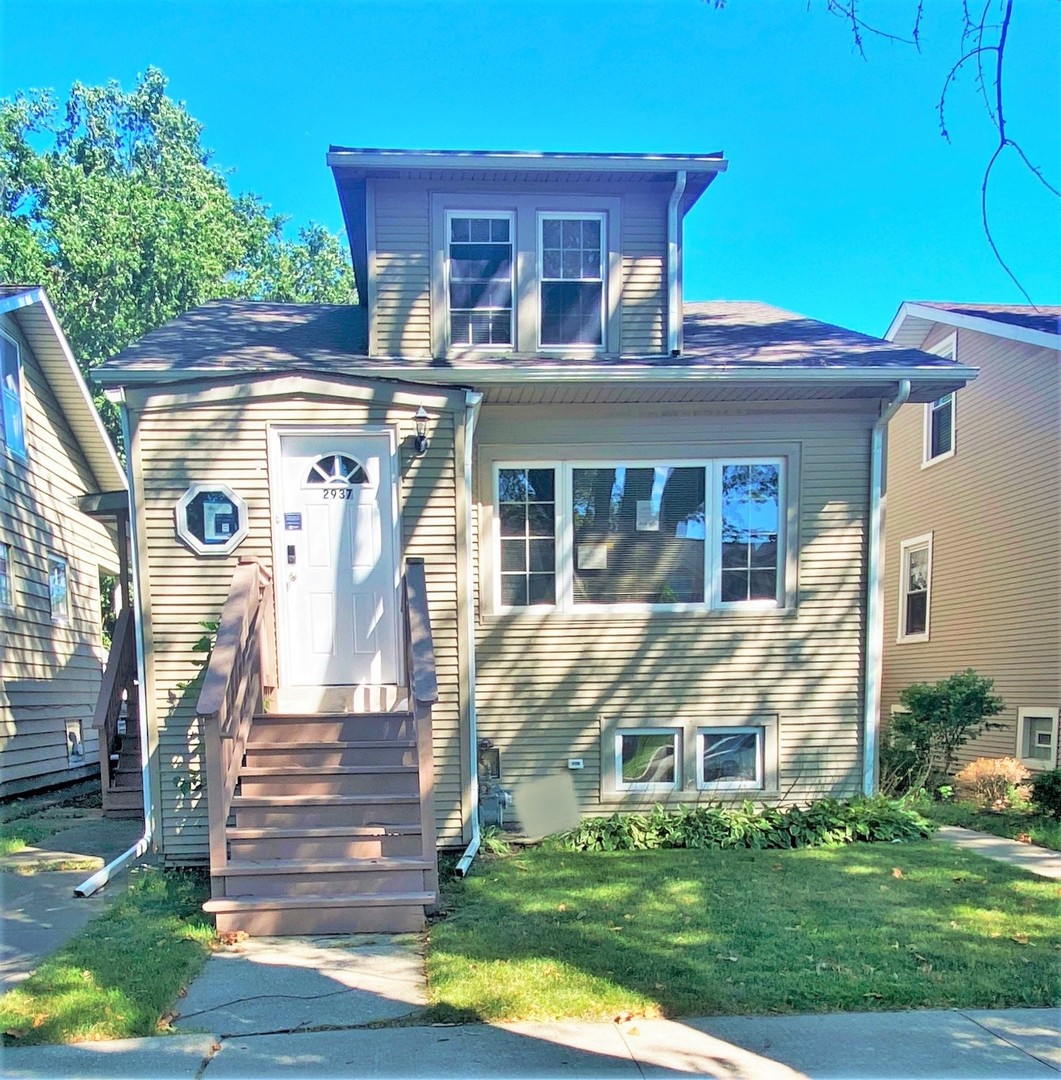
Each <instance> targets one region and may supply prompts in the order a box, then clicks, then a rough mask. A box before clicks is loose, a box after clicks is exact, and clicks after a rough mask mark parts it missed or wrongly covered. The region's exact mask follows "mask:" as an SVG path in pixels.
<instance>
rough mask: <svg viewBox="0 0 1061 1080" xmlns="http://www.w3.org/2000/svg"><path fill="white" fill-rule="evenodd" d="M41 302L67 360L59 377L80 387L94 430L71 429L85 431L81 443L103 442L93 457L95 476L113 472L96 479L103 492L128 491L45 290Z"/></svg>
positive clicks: (100, 418) (90, 427) (111, 444)
mask: <svg viewBox="0 0 1061 1080" xmlns="http://www.w3.org/2000/svg"><path fill="white" fill-rule="evenodd" d="M37 302H38V303H39V304H40V305H41V307H42V308H43V309H44V313H45V315H46V316H47V317H48V323H49V325H50V326H51V328H52V333H53V334H55V340H56V341H57V342H58V343H59V348H60V349H61V350H62V353H63V358H64V359H65V360H66V367H65V369H63V370H62V371H61V374H60V373H59V372H56V374H60V377H62V378H70V379H72V380H73V383H74V385H75V386H76V387H77V390H78V394H79V396H80V398H81V400H82V402H83V403H84V407H85V415H86V416H87V417H88V418H89V425H90V426H89V428H88V430H85V429H84V427H83V426H82V425H80V424H77V423H76V422H75V418H73V417H68V418H67V419H68V421H69V423H70V426H71V427H72V428H73V429H74V430H75V432H78V428H81V431H80V432H78V438H79V439H81V438H82V436H83V435H85V436H87V437H88V438H89V439H91V440H93V441H95V440H96V439H98V440H99V443H100V445H99V446H97V447H95V448H94V449H95V451H96V453H94V454H93V455H92V459H91V460H92V466H93V467H92V471H93V472H94V473H95V472H96V469H97V466H98V465H102V464H103V463H104V462H106V464H107V466H108V467H109V468H110V472H111V475H110V476H102V475H97V476H96V479H97V480H98V481H99V482H100V487H101V489H102V490H104V491H116V490H118V489H119V488H120V489H122V490H128V487H129V482H128V480H127V479H126V476H125V469H123V468H122V463H121V462H120V461H119V460H118V454H117V452H116V451H115V449H114V443H112V442H111V439H110V436H109V435H108V434H107V429H106V428H105V427H104V426H103V419H102V417H101V416H100V414H99V412H98V411H97V410H96V403H95V402H94V401H93V400H92V395H91V394H90V393H89V389H88V385H87V384H86V383H85V380H84V377H83V376H82V374H81V369H80V368H79V367H78V366H77V361H76V360H75V359H74V354H73V351H72V350H71V348H70V342H68V341H67V340H66V335H65V334H64V333H63V330H62V327H61V326H60V325H59V320H58V318H57V317H56V314H55V311H54V310H53V309H52V305H51V302H50V301H49V300H48V297H47V295H46V294H45V292H44V290H43V289H41V290H39V296H38V298H37ZM84 449H86V451H87V450H88V449H89V448H88V447H84ZM100 450H102V451H103V453H102V455H100V453H99V451H100Z"/></svg>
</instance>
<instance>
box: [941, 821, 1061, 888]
mask: <svg viewBox="0 0 1061 1080" xmlns="http://www.w3.org/2000/svg"><path fill="white" fill-rule="evenodd" d="M939 838H940V839H941V840H946V841H947V843H948V844H954V845H955V846H956V847H960V848H963V849H964V850H966V851H974V852H976V854H977V855H983V856H984V857H985V858H987V859H997V860H998V861H999V862H1004V863H1009V865H1010V866H1017V867H1019V868H1020V869H1021V870H1027V871H1028V872H1029V873H1031V874H1038V875H1039V876H1040V877H1046V878H1054V879H1055V880H1061V851H1051V850H1050V848H1044V847H1038V846H1037V845H1035V844H1022V843H1020V842H1019V841H1017V840H1006V839H1003V837H1001V836H992V835H991V834H990V833H982V832H974V831H973V830H972V829H960V828H958V826H957V825H941V826H940V829H939Z"/></svg>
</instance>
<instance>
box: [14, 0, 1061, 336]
mask: <svg viewBox="0 0 1061 1080" xmlns="http://www.w3.org/2000/svg"><path fill="white" fill-rule="evenodd" d="M915 6H916V4H915V0H862V10H863V12H864V14H865V17H866V18H867V19H868V20H869V21H875V22H877V23H879V24H881V25H885V26H887V27H889V28H893V29H895V30H896V31H897V32H901V33H906V32H908V31H909V28H910V25H911V24H912V20H913V12H914V9H915ZM926 7H927V8H928V9H929V11H928V13H927V16H926V19H925V23H924V25H923V27H922V50H921V53H920V54H918V53H917V52H916V51H914V50H913V49H912V48H909V47H907V46H903V45H899V44H895V43H891V42H888V41H885V40H882V39H877V38H872V37H869V38H867V41H866V48H867V53H868V60H863V59H862V58H861V57H860V56H859V55H858V53H857V51H856V50H855V49H854V46H853V44H852V41H851V34H850V31H849V29H848V28H847V27H846V26H845V25H844V23H843V22H842V21H841V20H839V19H837V18H835V17H832V16H830V15H829V14H828V13H827V12H826V7H825V0H811V2H810V10H808V4H807V3H806V2H805V0H728V2H727V4H726V5H725V7H724V8H723V10H721V11H719V10H715V8H714V6H713V3H711V2H710V0H656V2H640V3H631V2H625V0H564V2H561V0H553V2H539V0H520V2H507V0H494V2H482V0H479V2H476V0H467V2H457V0H426V2H414V0H373V2H368V0H364V2H352V0H346V2H340V0H333V2H320V0H318V2H316V3H299V2H293V0H251V2H243V0H230V2H221V0H215V2H213V3H206V2H196V0H184V2H180V3H174V2H160V0H134V2H131V3H127V2H124V0H123V2H115V0H78V2H73V0H65V2H61V3H56V2H54V0H36V2H35V3H34V4H33V5H32V6H31V7H28V8H27V7H25V6H17V10H16V5H15V4H14V3H11V2H5V0H0V35H2V36H0V96H9V95H11V94H12V93H14V92H15V91H16V90H20V89H27V88H30V87H52V88H54V89H55V90H56V91H57V92H59V94H60V95H63V94H65V92H66V91H67V90H68V89H69V86H70V84H71V83H72V82H73V81H75V80H80V81H82V82H86V83H99V82H104V81H106V80H108V79H117V80H118V81H119V82H121V83H122V84H123V85H125V86H127V87H131V86H132V85H133V83H134V81H135V78H136V75H137V73H138V72H141V71H143V70H144V69H145V68H146V67H147V66H149V65H156V66H158V67H160V68H162V70H163V71H164V72H165V73H166V75H167V76H168V77H169V79H170V93H171V95H172V96H173V97H175V98H178V99H181V100H183V101H185V102H186V103H187V105H188V109H189V111H190V112H191V114H192V115H193V116H195V117H196V118H197V119H199V120H200V121H201V122H202V123H203V124H204V126H205V134H204V142H205V144H206V145H208V146H210V147H211V148H212V149H213V150H214V151H215V160H216V161H217V163H218V164H220V165H222V166H224V167H226V168H229V169H231V170H232V174H231V183H232V187H233V188H234V190H238V191H254V192H257V193H258V194H260V195H261V196H263V197H264V199H265V200H266V201H267V202H269V203H270V204H272V206H273V207H274V209H276V210H277V211H280V212H283V213H285V214H288V215H291V216H292V217H293V219H294V222H295V223H296V224H301V223H306V222H308V221H310V220H315V221H320V222H322V223H324V224H325V225H327V226H328V227H330V228H331V229H333V230H339V229H340V228H341V225H342V221H341V217H340V214H339V207H338V201H337V199H336V195H335V189H334V187H333V184H332V180H331V174H330V172H329V170H328V169H327V168H326V167H325V164H324V157H325V152H326V150H327V147H328V145H329V144H330V143H336V144H343V145H351V146H382V147H415V148H443V149H451V148H474V149H520V150H523V149H529V150H586V151H609V150H611V151H633V152H676V153H681V152H704V151H714V150H723V151H725V153H726V156H727V158H728V159H729V161H730V168H729V171H728V172H727V173H726V174H725V175H723V176H722V177H721V178H720V179H719V180H718V181H717V182H716V183H715V184H713V185H712V186H711V188H709V189H708V191H707V192H706V193H705V195H704V197H703V198H702V199H701V201H700V203H699V204H698V206H697V207H696V209H695V210H694V211H693V212H692V214H691V215H690V216H689V218H688V219H687V221H686V256H685V259H686V277H685V287H686V298H687V299H689V300H704V299H715V298H722V299H733V300H742V299H758V300H765V301H768V302H770V303H773V304H777V305H779V306H781V307H786V308H790V309H792V310H795V311H799V312H802V313H804V314H807V315H811V316H814V317H816V318H821V319H825V320H827V321H830V322H836V323H840V324H841V325H845V326H850V327H852V328H855V329H859V330H864V331H867V332H869V333H877V334H882V333H883V332H884V330H885V329H886V328H887V326H888V324H889V322H890V321H891V318H892V316H893V314H894V313H895V311H896V309H897V307H898V305H899V304H900V303H901V302H902V301H903V300H904V299H950V300H962V301H996V302H1009V303H1020V302H1022V300H1021V297H1020V295H1019V293H1018V292H1017V291H1016V289H1015V288H1014V286H1013V285H1012V284H1011V283H1010V282H1009V281H1008V279H1007V278H1006V276H1005V275H1004V273H1003V272H1002V270H1001V269H1000V268H999V267H998V266H997V264H996V263H995V261H994V259H993V257H992V255H991V253H990V251H989V249H988V247H987V244H986V241H985V239H984V236H983V231H982V229H981V225H980V177H981V173H982V171H983V168H984V165H985V164H986V162H987V159H988V158H989V156H990V154H991V152H992V150H993V148H994V141H993V140H994V132H993V129H992V127H991V126H990V124H989V123H988V121H987V118H986V116H985V115H984V112H983V106H982V104H981V103H980V101H979V99H978V97H977V96H976V93H975V88H974V86H973V80H972V77H971V74H970V75H967V76H966V77H964V78H962V79H961V80H960V81H959V82H958V84H957V85H956V86H955V88H954V90H953V91H952V94H951V98H950V111H949V116H948V120H949V126H950V129H951V133H952V139H953V142H952V144H951V145H948V144H947V143H946V142H944V141H943V139H941V138H940V136H939V133H938V124H937V117H936V113H935V103H936V101H937V99H938V97H939V93H940V88H941V86H942V83H943V79H944V77H945V75H946V72H947V70H948V68H949V66H950V64H951V63H952V62H953V61H954V59H955V58H956V57H957V56H958V55H959V53H958V49H959V46H960V40H959V36H960V26H961V5H960V3H959V2H956V0H930V2H929V3H928V4H926ZM16 16H17V18H16ZM1007 55H1008V65H1007V69H1006V80H1007V82H1006V103H1007V115H1008V120H1009V124H1010V133H1011V136H1012V137H1014V138H1017V139H1018V140H1019V141H1021V142H1022V144H1023V146H1024V148H1025V150H1026V151H1027V153H1028V155H1029V157H1030V158H1031V159H1032V161H1033V162H1035V163H1036V164H1037V165H1040V166H1042V167H1043V168H1044V169H1045V171H1046V172H1047V174H1048V176H1050V177H1051V178H1052V179H1053V181H1054V183H1055V186H1056V185H1059V184H1061V67H1059V65H1058V62H1057V57H1058V55H1061V3H1058V2H1057V0H1016V2H1015V12H1014V18H1013V23H1012V27H1011V31H1010V37H1009V43H1008V47H1007ZM990 207H991V214H992V218H991V220H992V225H993V228H994V230H995V233H996V236H997V239H998V241H999V244H1000V247H1001V248H1002V250H1003V252H1004V254H1005V255H1006V256H1007V258H1008V260H1009V262H1010V263H1011V264H1012V266H1013V268H1014V269H1015V271H1016V272H1017V274H1018V276H1019V277H1020V279H1021V281H1022V283H1023V284H1024V286H1025V288H1027V290H1028V291H1029V292H1030V294H1031V296H1032V298H1033V300H1035V301H1036V302H1038V303H1059V302H1061V202H1059V201H1058V200H1057V199H1055V198H1053V197H1052V196H1050V195H1049V194H1047V193H1046V192H1045V191H1044V190H1043V189H1042V188H1041V187H1039V186H1038V184H1037V183H1036V182H1035V181H1034V179H1033V178H1031V177H1030V176H1029V174H1028V173H1027V170H1025V169H1024V168H1023V167H1020V166H1018V165H1017V164H1016V163H1015V161H1014V160H1012V159H1004V160H1003V161H1002V162H1001V163H1000V165H999V167H998V169H997V170H996V177H995V180H994V181H993V187H992V191H991V201H990Z"/></svg>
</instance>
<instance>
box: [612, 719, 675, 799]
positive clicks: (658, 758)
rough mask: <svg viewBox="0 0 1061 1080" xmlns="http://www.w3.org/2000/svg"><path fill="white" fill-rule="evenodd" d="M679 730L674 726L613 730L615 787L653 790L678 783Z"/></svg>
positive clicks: (629, 789) (670, 786) (631, 789)
mask: <svg viewBox="0 0 1061 1080" xmlns="http://www.w3.org/2000/svg"><path fill="white" fill-rule="evenodd" d="M680 757H681V752H680V749H679V733H678V731H677V730H676V729H674V728H639V729H636V730H626V731H617V732H616V733H615V780H616V787H619V788H622V789H624V790H626V791H652V790H657V789H663V788H673V787H676V786H677V784H678V761H679V760H680Z"/></svg>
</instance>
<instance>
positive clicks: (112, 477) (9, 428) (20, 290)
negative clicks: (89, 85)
mask: <svg viewBox="0 0 1061 1080" xmlns="http://www.w3.org/2000/svg"><path fill="white" fill-rule="evenodd" d="M0 399H2V406H0V471H2V473H3V485H2V487H0V795H2V796H8V795H14V794H18V793H21V792H26V791H32V790H35V789H37V788H43V787H49V786H51V785H55V784H62V783H66V782H68V781H71V780H77V779H81V778H83V777H87V776H98V775H99V771H100V761H99V739H98V734H97V731H96V730H95V728H94V727H93V725H92V721H93V714H94V711H95V708H96V703H97V698H98V695H99V691H100V679H101V665H102V663H103V661H104V658H105V654H104V651H103V643H102V638H101V610H100V575H101V574H108V575H110V574H113V575H118V574H119V571H120V559H119V555H118V544H117V535H116V532H115V531H113V530H112V529H108V528H107V527H106V525H105V524H103V523H102V522H101V521H99V520H97V519H95V518H93V517H90V516H89V515H88V514H86V513H85V512H83V511H82V510H81V509H79V505H83V504H84V502H85V500H86V499H87V500H88V501H94V500H95V501H98V498H97V497H98V496H100V495H101V493H111V492H116V491H120V492H121V493H122V498H124V495H125V477H124V473H123V470H122V467H121V465H120V463H119V461H118V458H117V457H116V455H115V453H114V448H113V447H112V445H111V443H110V440H109V439H108V437H107V434H106V432H105V430H104V428H103V425H102V423H101V422H100V418H99V414H98V413H97V412H96V409H95V407H94V406H93V404H92V398H91V397H90V395H89V393H88V390H87V389H86V387H85V383H84V381H83V379H82V378H81V375H80V373H79V371H78V368H77V364H76V362H75V360H74V357H73V356H72V354H71V352H70V347H69V345H68V344H67V342H66V339H65V337H64V336H63V332H62V330H61V329H60V327H59V324H58V322H57V321H56V318H55V313H54V312H53V311H52V308H51V305H50V304H49V302H48V299H47V297H46V296H45V294H44V291H43V290H42V289H40V288H38V287H34V286H0Z"/></svg>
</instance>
